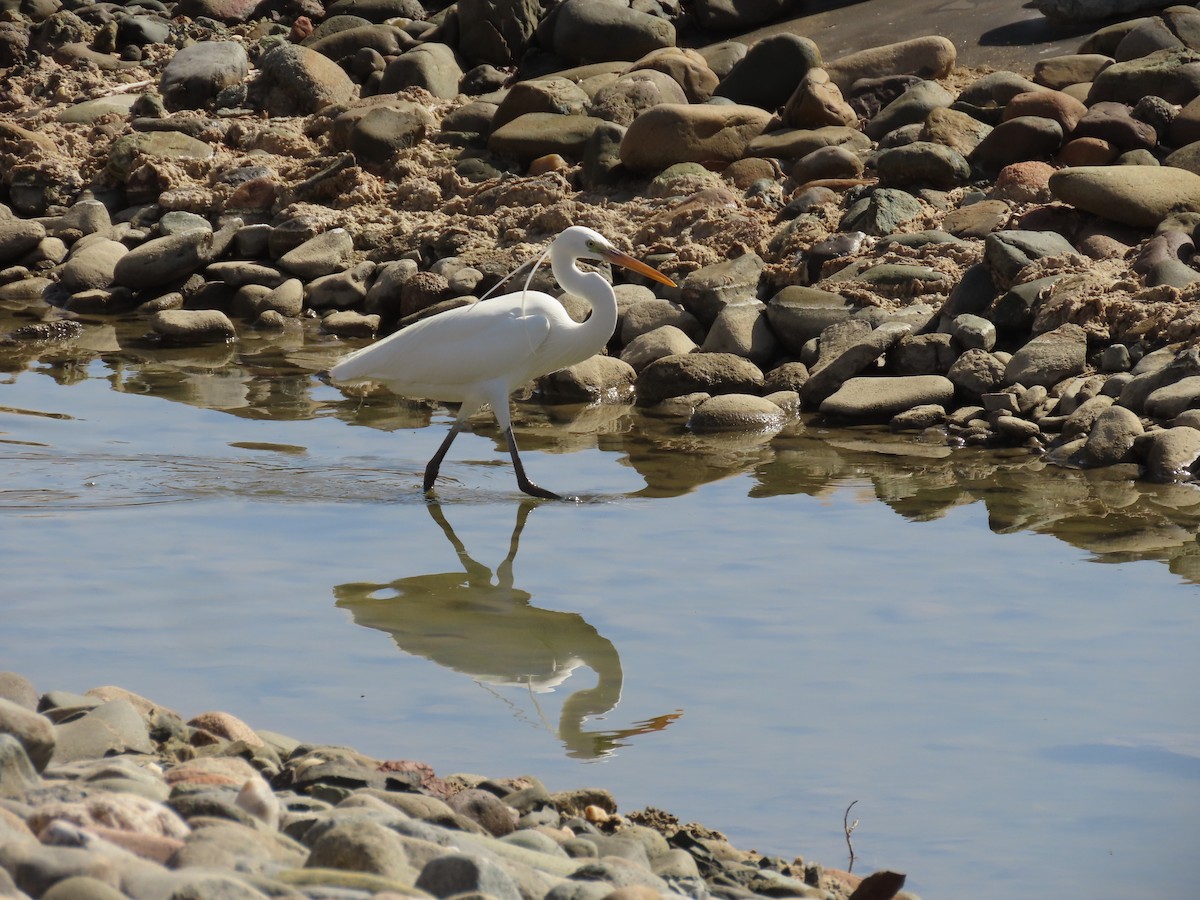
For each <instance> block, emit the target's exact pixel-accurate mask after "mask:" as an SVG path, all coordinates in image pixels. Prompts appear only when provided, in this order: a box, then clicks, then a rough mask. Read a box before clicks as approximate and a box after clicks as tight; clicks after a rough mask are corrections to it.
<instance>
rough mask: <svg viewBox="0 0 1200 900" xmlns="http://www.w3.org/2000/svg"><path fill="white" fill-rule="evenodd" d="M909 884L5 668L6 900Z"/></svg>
mask: <svg viewBox="0 0 1200 900" xmlns="http://www.w3.org/2000/svg"><path fill="white" fill-rule="evenodd" d="M904 880H905V878H904V876H903V875H900V874H898V873H894V872H876V873H874V874H872V875H870V876H867V877H866V878H865V879H864V878H862V877H860V876H858V875H854V874H851V873H849V872H845V871H840V870H834V869H825V868H823V867H822V866H820V865H819V864H815V863H811V862H808V863H806V862H805V861H804V860H803V859H801V858H796V859H792V860H783V859H779V858H774V857H765V856H762V855H761V854H759V853H756V852H754V851H743V850H739V849H737V848H735V847H733V846H731V845H730V844H729V843H728V842H727V841H726V840H725V839H724V838H723V836H722V835H721V834H720V833H719V832H716V831H712V830H710V829H708V828H705V827H704V826H701V825H696V824H682V825H681V824H680V823H679V822H678V820H677V819H676V818H675V817H674V816H671V815H670V814H669V813H666V812H663V811H661V810H657V809H653V808H648V809H645V810H641V811H638V812H631V813H626V814H621V813H618V810H617V803H616V801H615V800H614V798H613V797H612V795H611V794H610V793H609V792H608V791H606V790H604V789H602V788H579V789H574V790H567V791H562V792H557V793H550V792H549V791H547V789H546V787H545V786H544V785H543V784H541V782H539V781H538V779H537V778H535V777H533V776H529V775H520V776H516V777H497V778H488V777H485V776H483V775H466V774H461V775H446V776H439V775H437V774H436V773H435V772H434V770H433V769H432V768H431V767H430V766H429V765H427V764H426V763H423V762H416V761H412V760H378V759H371V758H369V757H366V756H364V755H362V754H360V753H357V752H356V751H354V750H353V749H350V748H347V747H342V746H320V745H313V744H304V743H302V742H300V741H298V740H295V739H293V738H290V737H287V736H285V735H281V734H277V733H274V732H265V731H255V730H254V729H252V728H251V727H250V726H248V725H247V724H245V723H244V722H242V721H240V720H239V719H237V718H235V717H234V716H232V715H229V714H228V713H223V712H206V713H202V714H200V715H198V716H195V717H193V718H191V719H189V720H187V721H184V719H183V718H182V717H181V716H180V715H178V714H177V713H175V712H173V711H172V710H169V709H167V708H165V707H162V706H159V705H158V704H156V703H154V702H153V701H151V700H148V699H146V698H144V697H141V696H138V695H136V694H133V693H130V692H129V691H126V690H123V689H121V688H117V687H111V686H106V687H100V688H95V689H92V690H89V691H87V692H86V693H85V694H74V693H70V692H67V691H47V692H45V693H42V694H40V695H39V694H38V692H37V691H36V690H35V689H34V687H33V685H32V684H31V683H30V682H29V681H28V680H26V679H25V678H23V677H22V676H20V675H18V674H16V673H12V672H3V673H0V897H13V898H24V897H35V898H36V897H43V898H47V900H107V898H118V897H131V898H135V900H142V898H145V900H158V898H173V900H174V898H179V900H182V898H185V897H196V898H214V897H221V898H239V900H240V898H245V900H251V898H262V897H285V898H288V897H291V898H330V900H333V898H337V900H353V898H359V897H377V898H395V897H459V898H467V897H476V898H484V897H491V898H496V900H529V898H546V900H602V898H608V900H640V898H651V897H662V896H686V897H695V898H704V897H727V898H742V897H745V898H750V897H812V898H832V900H836V898H845V897H853V898H857V900H870V898H875V900H887V898H890V897H894V896H899V897H902V898H903V897H909V898H911V897H913V896H914V895H912V894H909V893H905V892H902V891H900V888H901V887H902V886H903V884H904Z"/></svg>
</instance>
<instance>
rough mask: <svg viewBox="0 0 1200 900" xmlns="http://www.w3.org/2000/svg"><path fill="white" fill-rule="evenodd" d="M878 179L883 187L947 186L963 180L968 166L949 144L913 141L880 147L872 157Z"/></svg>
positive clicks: (943, 188) (969, 175)
mask: <svg viewBox="0 0 1200 900" xmlns="http://www.w3.org/2000/svg"><path fill="white" fill-rule="evenodd" d="M875 169H876V172H877V173H878V174H879V182H880V184H883V185H885V186H887V187H900V188H908V187H932V188H936V189H938V190H943V191H945V190H950V189H951V188H954V187H956V186H958V185H960V184H964V183H966V182H967V181H968V180H969V179H970V177H971V166H970V164H969V163H968V162H967V161H966V159H964V158H963V156H962V154H961V153H959V152H958V151H957V150H955V149H953V148H952V147H947V146H945V145H943V144H936V143H933V142H931V141H914V142H913V143H911V144H906V145H904V146H903V147H894V148H892V149H890V150H884V151H883V152H882V153H880V154H879V155H878V156H877V157H876V158H875Z"/></svg>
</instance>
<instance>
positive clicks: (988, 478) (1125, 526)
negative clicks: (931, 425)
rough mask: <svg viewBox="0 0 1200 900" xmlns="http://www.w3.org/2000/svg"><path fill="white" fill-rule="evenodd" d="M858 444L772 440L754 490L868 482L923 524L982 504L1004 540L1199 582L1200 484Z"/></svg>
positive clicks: (862, 438) (833, 439)
mask: <svg viewBox="0 0 1200 900" xmlns="http://www.w3.org/2000/svg"><path fill="white" fill-rule="evenodd" d="M851 434H853V435H854V437H853V438H850V439H843V438H842V437H840V436H835V435H836V433H834V434H824V435H822V436H821V437H820V438H817V437H813V436H809V435H803V434H801V435H792V436H790V437H788V438H785V439H777V440H776V441H775V451H776V452H775V457H774V459H773V460H772V461H771V462H769V463H767V464H766V465H764V466H762V467H760V468H758V469H757V470H756V471H755V473H754V474H755V476H756V478H757V479H758V485H757V486H756V487H755V488H754V489H753V490H752V492H751V494H752V496H755V497H769V496H775V495H778V494H794V493H808V494H811V495H814V496H816V495H818V494H820V493H822V492H824V491H828V490H830V489H831V488H832V487H835V486H837V485H848V484H853V483H856V482H862V481H866V482H869V483H870V484H871V486H872V488H873V492H874V495H875V498H876V499H877V500H879V501H881V502H883V503H885V504H887V505H888V506H889V507H890V508H892V509H893V510H895V511H896V512H897V513H899V514H900V515H902V516H903V517H904V518H906V519H908V520H911V521H926V520H930V519H936V518H940V517H941V516H943V515H945V514H946V513H947V512H949V511H950V510H951V509H953V508H955V507H959V506H965V505H969V504H972V503H976V502H982V503H983V504H984V506H985V507H986V509H987V515H988V527H989V528H990V529H991V530H992V531H994V532H996V533H997V534H1011V533H1017V532H1027V531H1032V532H1037V533H1040V534H1049V535H1053V536H1054V537H1056V538H1058V539H1059V540H1061V541H1065V542H1066V543H1068V544H1070V545H1072V546H1074V547H1078V548H1079V549H1081V550H1085V551H1087V552H1089V553H1092V554H1094V555H1095V557H1096V558H1097V559H1098V560H1101V561H1105V562H1128V561H1133V560H1139V559H1160V560H1162V561H1164V562H1166V563H1167V565H1168V566H1169V567H1170V569H1171V571H1172V572H1174V573H1175V574H1177V575H1179V576H1180V577H1182V578H1184V579H1186V580H1188V581H1195V582H1200V545H1198V544H1197V542H1196V534H1197V530H1198V529H1200V487H1197V486H1196V485H1193V484H1178V483H1175V484H1150V483H1146V482H1140V481H1132V480H1130V478H1129V473H1127V472H1123V471H1120V469H1119V467H1115V468H1109V469H1092V470H1086V471H1072V470H1067V469H1062V468H1060V467H1057V466H1052V465H1049V464H1047V463H1046V462H1044V461H1042V460H1041V459H1040V458H1039V457H1035V456H1030V455H1028V454H1024V453H1022V454H1020V455H1017V456H1013V457H1011V458H1010V457H1006V456H1004V455H1003V454H1000V453H996V452H985V451H980V452H978V453H969V454H968V451H958V452H956V453H953V454H951V455H948V456H945V457H941V458H939V455H938V454H929V453H923V452H920V448H919V447H916V448H914V449H916V450H917V451H918V452H917V453H915V454H914V455H913V456H909V457H904V456H899V455H896V453H895V451H896V449H897V444H896V441H895V438H894V436H892V435H890V434H889V433H887V432H879V433H878V436H879V444H878V446H877V447H873V446H872V443H873V441H872V432H870V431H867V430H865V429H858V430H856V431H854V432H851Z"/></svg>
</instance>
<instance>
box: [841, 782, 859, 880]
mask: <svg viewBox="0 0 1200 900" xmlns="http://www.w3.org/2000/svg"><path fill="white" fill-rule="evenodd" d="M857 802H858V801H857V800H855V801H854V802H853V803H851V804H850V805H849V806H847V807H846V812H845V814H844V815H843V816H842V831H844V832H845V833H846V846H847V847H848V848H849V849H850V864H849V865H848V866H846V871H847V872H853V871H854V844H853V843H851V841H850V835H852V834H854V829H855V828H857V827H858V819H855V820H854V821H853V822H851V821H850V810H852V809H853V808H854V804H855V803H857Z"/></svg>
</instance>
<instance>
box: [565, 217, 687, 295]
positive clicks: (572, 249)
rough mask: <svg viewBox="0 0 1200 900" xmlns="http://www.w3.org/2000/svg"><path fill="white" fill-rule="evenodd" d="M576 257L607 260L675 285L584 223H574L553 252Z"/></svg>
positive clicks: (661, 281) (612, 263) (662, 282)
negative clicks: (559, 251)
mask: <svg viewBox="0 0 1200 900" xmlns="http://www.w3.org/2000/svg"><path fill="white" fill-rule="evenodd" d="M559 248H561V252H562V253H563V254H565V255H567V256H570V257H572V258H574V259H595V260H605V261H606V262H608V263H609V264H610V265H614V266H620V267H621V268H623V269H629V270H630V271H631V272H637V273H638V274H639V275H644V276H646V277H647V278H649V279H652V280H653V281H657V282H659V283H660V284H665V285H668V286H670V287H675V282H673V281H672V280H671V279H670V278H668V277H667V276H666V275H664V274H663V273H662V272H660V271H658V269H655V268H654V267H652V266H648V265H646V264H645V263H644V262H642V261H641V260H640V259H634V258H633V257H632V256H630V255H629V254H628V253H622V252H621V251H620V250H618V249H617V248H616V247H614V246H613V245H612V243H611V242H610V241H609V240H608V238H606V237H605V236H604V235H602V234H600V233H599V232H597V231H593V230H592V229H591V228H587V227H585V226H583V225H572V226H571V227H570V228H568V229H567V230H566V231H564V232H563V233H562V234H560V235H559V236H558V238H557V239H556V240H555V241H554V247H553V249H552V250H551V253H554V252H555V251H558V250H559Z"/></svg>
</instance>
